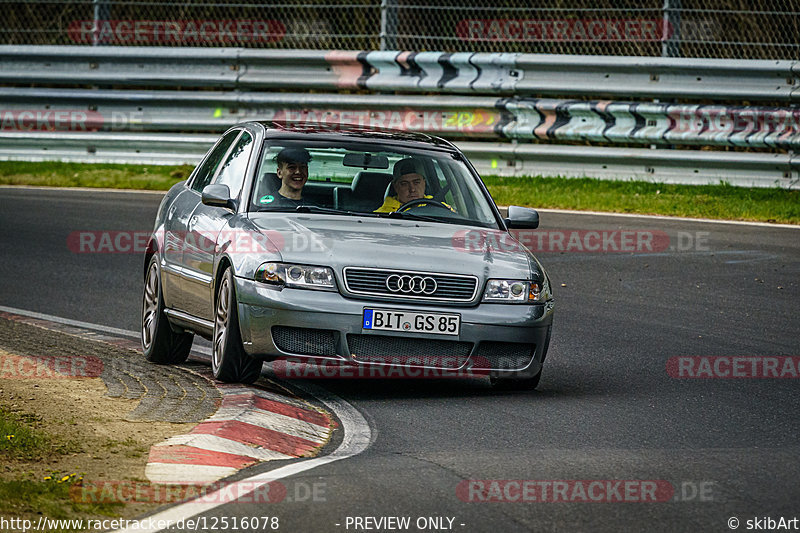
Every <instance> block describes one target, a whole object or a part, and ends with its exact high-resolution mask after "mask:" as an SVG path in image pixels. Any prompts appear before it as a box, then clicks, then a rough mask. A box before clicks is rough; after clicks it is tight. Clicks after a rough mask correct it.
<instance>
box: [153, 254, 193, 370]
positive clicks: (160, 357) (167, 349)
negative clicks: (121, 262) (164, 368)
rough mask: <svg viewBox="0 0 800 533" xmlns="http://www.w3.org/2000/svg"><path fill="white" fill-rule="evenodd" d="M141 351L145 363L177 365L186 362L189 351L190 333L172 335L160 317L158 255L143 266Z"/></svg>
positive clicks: (164, 317)
mask: <svg viewBox="0 0 800 533" xmlns="http://www.w3.org/2000/svg"><path fill="white" fill-rule="evenodd" d="M141 332H142V335H141V337H142V351H143V352H144V356H145V358H146V359H147V360H148V361H151V362H153V363H160V364H177V363H182V362H184V361H186V358H187V357H189V351H190V350H191V349H192V339H193V337H194V335H192V334H191V333H175V332H174V331H172V328H171V327H170V325H169V321H168V320H167V315H165V314H164V297H163V295H162V294H161V271H160V269H159V267H158V256H157V255H153V257H152V258H151V259H150V262H149V263H148V266H147V276H146V277H145V281H144V295H143V296H142V328H141Z"/></svg>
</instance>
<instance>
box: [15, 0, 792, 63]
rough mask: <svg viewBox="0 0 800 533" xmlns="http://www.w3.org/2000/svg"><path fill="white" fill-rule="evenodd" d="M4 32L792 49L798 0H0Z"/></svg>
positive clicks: (286, 41) (663, 52) (770, 54)
mask: <svg viewBox="0 0 800 533" xmlns="http://www.w3.org/2000/svg"><path fill="white" fill-rule="evenodd" d="M0 6H2V8H3V13H4V15H5V16H4V17H3V19H2V21H0V43H2V44H33V45H43V44H62V45H67V44H84V45H133V46H207V47H220V46H238V47H250V48H296V49H321V50H327V49H338V50H412V51H444V52H524V53H549V54H582V55H634V56H667V57H707V58H733V59H798V58H800V42H799V41H800V0H752V1H751V0H598V1H595V2H593V3H592V7H584V6H585V3H584V2H582V1H580V0H471V1H469V2H464V1H463V0H462V1H458V0H438V1H437V2H435V3H424V2H420V1H419V0H318V1H314V0H298V1H296V2H287V1H284V2H264V1H253V0H240V1H228V2H226V1H208V0H187V1H183V2H179V3H173V2H167V1H164V0H83V1H80V0H79V1H65V0H27V1H10V0H0Z"/></svg>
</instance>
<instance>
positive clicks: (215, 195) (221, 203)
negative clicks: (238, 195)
mask: <svg viewBox="0 0 800 533" xmlns="http://www.w3.org/2000/svg"><path fill="white" fill-rule="evenodd" d="M202 202H203V204H204V205H210V206H213V207H224V208H225V209H230V210H231V211H236V200H234V199H233V198H231V190H230V189H229V188H228V186H227V185H222V184H211V185H206V186H205V187H203V196H202Z"/></svg>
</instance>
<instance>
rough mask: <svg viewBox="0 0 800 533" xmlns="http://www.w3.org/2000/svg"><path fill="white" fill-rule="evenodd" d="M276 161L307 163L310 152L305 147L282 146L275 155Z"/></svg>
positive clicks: (309, 158)
mask: <svg viewBox="0 0 800 533" xmlns="http://www.w3.org/2000/svg"><path fill="white" fill-rule="evenodd" d="M275 161H276V162H278V163H308V162H309V161H311V154H309V153H308V150H306V149H305V148H284V149H283V150H281V151H280V152H278V155H276V156H275Z"/></svg>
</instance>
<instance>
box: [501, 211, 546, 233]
mask: <svg viewBox="0 0 800 533" xmlns="http://www.w3.org/2000/svg"><path fill="white" fill-rule="evenodd" d="M505 223H506V226H508V229H536V228H538V227H539V212H538V211H536V209H531V208H530V207H520V206H518V205H511V206H509V207H508V218H506V219H505Z"/></svg>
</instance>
